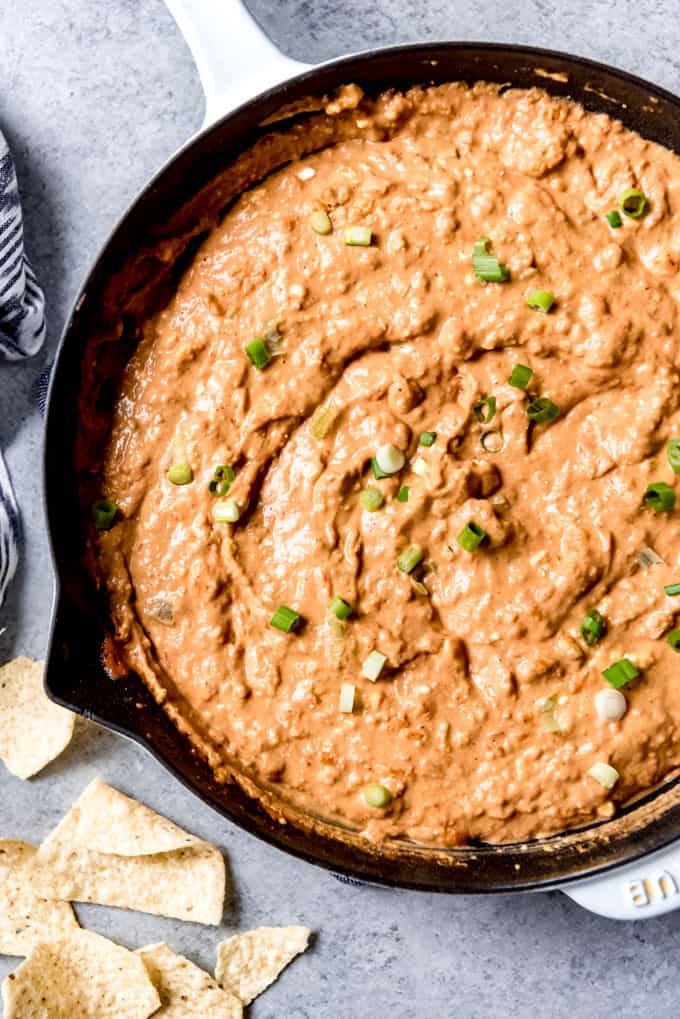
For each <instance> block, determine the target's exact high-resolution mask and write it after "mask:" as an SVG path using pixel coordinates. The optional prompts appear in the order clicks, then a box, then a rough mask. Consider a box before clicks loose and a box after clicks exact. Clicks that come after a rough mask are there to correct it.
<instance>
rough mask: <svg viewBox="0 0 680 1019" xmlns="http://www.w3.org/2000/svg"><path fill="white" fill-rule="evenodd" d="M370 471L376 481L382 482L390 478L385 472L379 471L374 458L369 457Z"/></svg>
mask: <svg viewBox="0 0 680 1019" xmlns="http://www.w3.org/2000/svg"><path fill="white" fill-rule="evenodd" d="M371 470H372V471H373V477H374V478H375V480H376V481H382V479H383V478H389V477H391V475H390V474H388V472H387V471H383V470H381V469H380V465H379V464H378V461H377V460H376V458H375V457H371Z"/></svg>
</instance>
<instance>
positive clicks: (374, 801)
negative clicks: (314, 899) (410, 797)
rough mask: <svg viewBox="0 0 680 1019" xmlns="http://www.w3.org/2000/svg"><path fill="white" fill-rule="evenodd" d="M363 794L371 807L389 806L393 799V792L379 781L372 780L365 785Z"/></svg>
mask: <svg viewBox="0 0 680 1019" xmlns="http://www.w3.org/2000/svg"><path fill="white" fill-rule="evenodd" d="M362 796H363V798H364V802H365V803H366V804H367V806H369V807H387V806H389V804H390V803H391V801H392V793H391V792H390V791H389V789H386V788H385V786H384V785H379V784H378V783H377V782H371V783H370V784H369V785H367V786H364V790H363V793H362Z"/></svg>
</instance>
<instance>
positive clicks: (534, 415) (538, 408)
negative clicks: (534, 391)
mask: <svg viewBox="0 0 680 1019" xmlns="http://www.w3.org/2000/svg"><path fill="white" fill-rule="evenodd" d="M559 416H560V408H559V407H558V406H557V404H556V403H553V402H552V400H549V399H548V397H547V396H537V397H536V399H535V400H532V401H531V403H530V404H529V405H528V406H527V417H528V418H529V420H530V421H533V422H534V424H536V425H545V424H548V423H549V422H550V421H554V420H555V418H557V417H559Z"/></svg>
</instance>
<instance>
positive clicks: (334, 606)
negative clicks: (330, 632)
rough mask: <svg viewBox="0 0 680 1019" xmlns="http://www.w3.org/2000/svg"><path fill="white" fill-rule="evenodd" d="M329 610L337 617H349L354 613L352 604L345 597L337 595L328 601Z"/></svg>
mask: <svg viewBox="0 0 680 1019" xmlns="http://www.w3.org/2000/svg"><path fill="white" fill-rule="evenodd" d="M328 611H329V612H332V613H333V615H334V616H335V617H336V618H337V619H347V618H348V616H351V615H352V611H353V610H352V606H351V605H350V604H349V602H346V601H345V599H344V598H341V597H340V596H339V595H337V594H336V595H335V597H334V598H331V600H330V601H329V603H328Z"/></svg>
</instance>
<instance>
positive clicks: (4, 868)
mask: <svg viewBox="0 0 680 1019" xmlns="http://www.w3.org/2000/svg"><path fill="white" fill-rule="evenodd" d="M35 853H36V850H35V849H34V847H33V846H29V844H28V843H27V842H17V841H15V840H14V839H0V955H28V954H29V952H30V951H31V949H32V948H33V946H34V945H35V944H36V942H38V941H42V940H49V939H50V938H51V937H52V935H53V934H58V933H60V932H63V931H65V930H68V929H69V928H71V927H73V928H75V929H76V930H77V929H78V921H77V920H76V918H75V915H74V913H73V910H72V909H71V906H70V905H69V903H67V902H48V901H47V899H39V898H37V897H36V896H35V895H34V894H33V892H32V891H31V889H30V886H29V878H28V872H29V870H30V866H31V863H32V860H33V858H34V856H35Z"/></svg>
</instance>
